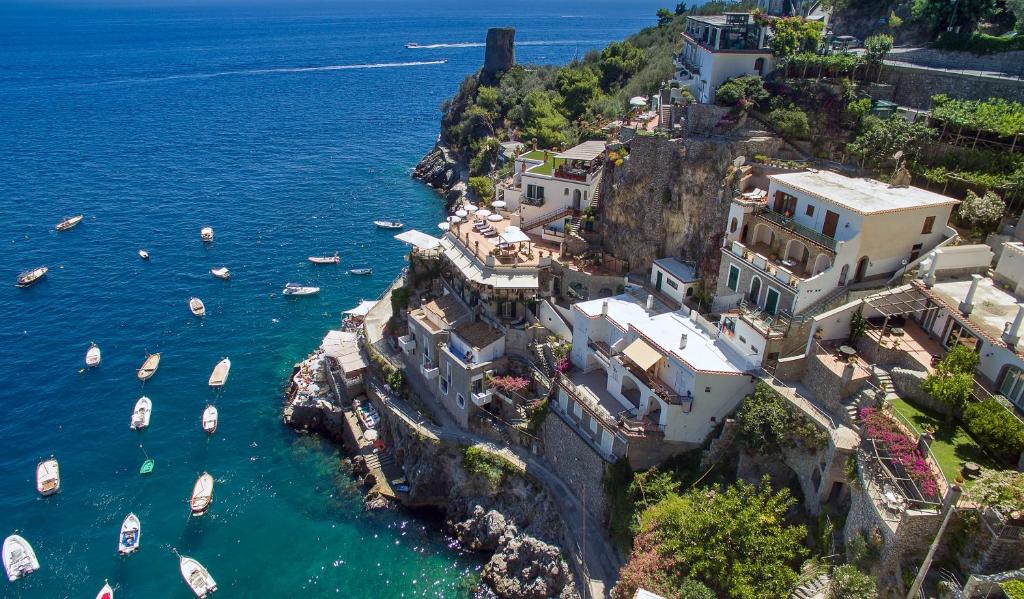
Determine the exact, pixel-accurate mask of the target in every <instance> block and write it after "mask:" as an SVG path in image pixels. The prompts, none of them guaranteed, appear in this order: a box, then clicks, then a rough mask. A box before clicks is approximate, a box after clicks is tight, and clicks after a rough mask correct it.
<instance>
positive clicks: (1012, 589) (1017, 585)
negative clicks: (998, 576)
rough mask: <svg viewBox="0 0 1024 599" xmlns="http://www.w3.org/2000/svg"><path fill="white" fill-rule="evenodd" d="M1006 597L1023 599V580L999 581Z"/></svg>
mask: <svg viewBox="0 0 1024 599" xmlns="http://www.w3.org/2000/svg"><path fill="white" fill-rule="evenodd" d="M999 586H1001V587H1003V592H1004V593H1006V596H1007V597H1008V599H1024V580H1007V581H1006V582H1003V583H1000V585H999Z"/></svg>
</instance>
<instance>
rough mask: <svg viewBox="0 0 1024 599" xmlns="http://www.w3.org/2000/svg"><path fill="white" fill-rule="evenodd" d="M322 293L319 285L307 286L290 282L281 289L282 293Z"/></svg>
mask: <svg viewBox="0 0 1024 599" xmlns="http://www.w3.org/2000/svg"><path fill="white" fill-rule="evenodd" d="M317 293H320V288H319V287H305V286H303V285H299V284H298V283H288V284H286V285H285V286H284V289H282V290H281V295H315V294H317Z"/></svg>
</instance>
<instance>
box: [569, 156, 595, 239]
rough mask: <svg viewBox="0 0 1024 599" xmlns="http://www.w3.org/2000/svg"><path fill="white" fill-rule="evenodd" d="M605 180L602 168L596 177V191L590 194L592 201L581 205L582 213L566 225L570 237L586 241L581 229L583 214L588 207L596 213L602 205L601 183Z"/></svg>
mask: <svg viewBox="0 0 1024 599" xmlns="http://www.w3.org/2000/svg"><path fill="white" fill-rule="evenodd" d="M603 180H604V169H601V171H600V172H598V173H597V177H596V178H595V179H594V193H593V194H591V196H590V202H589V203H588V204H587V205H586V206H583V207H581V211H580V213H579V214H576V215H575V216H573V218H572V220H571V221H569V224H568V225H566V227H565V234H566V235H568V236H570V237H575V238H577V239H579V240H580V241H582V242H584V243H586V240H585V239H583V237H582V236H581V235H580V231H581V230H582V226H583V222H582V221H583V218H582V214H583V212H586V211H587V209H590V211H591V212H592V213H595V214H596V213H597V211H598V209H599V208H600V206H601V188H602V187H603V186H602V185H601V183H602V181H603Z"/></svg>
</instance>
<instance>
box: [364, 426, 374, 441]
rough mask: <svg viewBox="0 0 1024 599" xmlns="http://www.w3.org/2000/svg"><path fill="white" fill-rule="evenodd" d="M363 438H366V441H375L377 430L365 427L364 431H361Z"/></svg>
mask: <svg viewBox="0 0 1024 599" xmlns="http://www.w3.org/2000/svg"><path fill="white" fill-rule="evenodd" d="M363 438H364V439H366V440H367V441H376V440H377V431H375V430H373V429H372V428H371V429H367V430H366V431H364V432H363Z"/></svg>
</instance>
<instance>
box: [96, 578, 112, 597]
mask: <svg viewBox="0 0 1024 599" xmlns="http://www.w3.org/2000/svg"><path fill="white" fill-rule="evenodd" d="M96 599H114V589H112V588H110V582H108V581H106V580H104V581H103V588H102V589H100V592H99V593H97V594H96Z"/></svg>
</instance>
